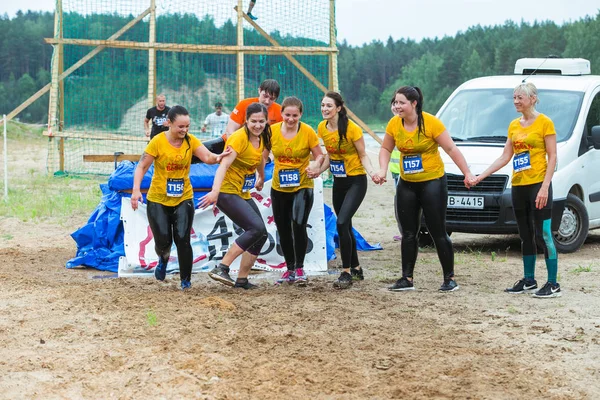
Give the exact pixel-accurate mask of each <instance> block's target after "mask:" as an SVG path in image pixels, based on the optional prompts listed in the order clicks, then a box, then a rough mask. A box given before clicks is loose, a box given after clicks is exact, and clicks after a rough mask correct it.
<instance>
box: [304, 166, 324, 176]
mask: <svg viewBox="0 0 600 400" xmlns="http://www.w3.org/2000/svg"><path fill="white" fill-rule="evenodd" d="M320 175H321V174H320V172H319V168H317V167H316V166H315V165H314V164H313V163H310V164H309V165H308V167H306V176H308V177H309V178H310V179H315V178H318V177H319V176H320Z"/></svg>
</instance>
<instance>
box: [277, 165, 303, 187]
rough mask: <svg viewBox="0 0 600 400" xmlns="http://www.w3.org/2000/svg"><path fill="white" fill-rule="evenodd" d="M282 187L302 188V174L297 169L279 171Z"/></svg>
mask: <svg viewBox="0 0 600 400" xmlns="http://www.w3.org/2000/svg"><path fill="white" fill-rule="evenodd" d="M279 186H280V187H295V186H300V172H299V171H298V170H297V169H282V170H280V171H279Z"/></svg>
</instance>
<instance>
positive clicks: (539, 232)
mask: <svg viewBox="0 0 600 400" xmlns="http://www.w3.org/2000/svg"><path fill="white" fill-rule="evenodd" d="M541 186H542V183H541V182H540V183H535V184H533V185H525V186H513V187H512V190H511V197H512V205H513V210H514V211H515V217H516V219H517V227H518V228H519V236H520V237H521V250H522V252H523V255H524V256H533V255H536V254H537V248H538V247H540V248H541V249H543V250H544V256H545V257H546V258H556V248H555V246H554V239H553V238H552V232H551V230H550V225H551V222H550V221H551V219H552V184H550V187H549V188H548V202H547V203H546V206H545V207H544V208H542V209H540V210H538V209H537V208H535V198H536V197H537V194H538V192H539V191H540V187H541ZM544 221H548V222H546V223H545V224H544ZM549 251H550V253H551V254H550V253H549Z"/></svg>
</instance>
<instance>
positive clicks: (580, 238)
mask: <svg viewBox="0 0 600 400" xmlns="http://www.w3.org/2000/svg"><path fill="white" fill-rule="evenodd" d="M589 224H590V221H589V217H588V213H587V210H586V208H585V204H583V202H582V201H581V200H580V199H579V197H577V196H575V195H574V194H571V193H569V195H568V196H567V203H566V204H565V210H564V211H563V215H562V218H561V220H560V226H559V227H558V231H556V232H555V233H554V244H555V245H556V250H557V251H558V252H559V253H573V252H574V251H577V249H579V248H580V247H581V245H582V244H583V242H585V239H586V238H587V235H588V229H589Z"/></svg>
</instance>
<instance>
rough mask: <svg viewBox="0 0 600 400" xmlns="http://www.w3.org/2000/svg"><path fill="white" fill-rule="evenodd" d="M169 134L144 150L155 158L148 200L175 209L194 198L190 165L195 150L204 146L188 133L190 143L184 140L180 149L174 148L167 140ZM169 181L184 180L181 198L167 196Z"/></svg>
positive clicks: (152, 141)
mask: <svg viewBox="0 0 600 400" xmlns="http://www.w3.org/2000/svg"><path fill="white" fill-rule="evenodd" d="M167 132H168V131H167ZM167 132H163V133H160V134H158V135H156V136H155V137H154V138H153V139H152V140H151V141H150V143H148V145H147V146H146V149H145V150H144V152H145V153H146V154H149V155H151V156H152V157H154V175H152V182H151V183H150V189H149V190H148V196H147V199H148V200H150V201H152V202H154V203H160V204H162V205H165V206H170V207H174V206H176V205H178V204H179V203H181V202H182V201H184V200H190V199H192V198H193V197H194V189H193V188H192V184H191V183H190V165H191V164H192V154H193V153H194V150H196V149H197V148H198V147H200V146H202V142H200V140H199V139H197V138H196V137H195V136H194V135H191V134H189V133H188V135H187V138H188V139H189V143H188V140H186V139H183V143H182V144H181V146H180V147H174V146H173V145H172V144H171V143H169V139H167ZM168 179H183V185H184V186H183V193H182V194H181V196H177V197H171V196H167V180H168Z"/></svg>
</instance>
